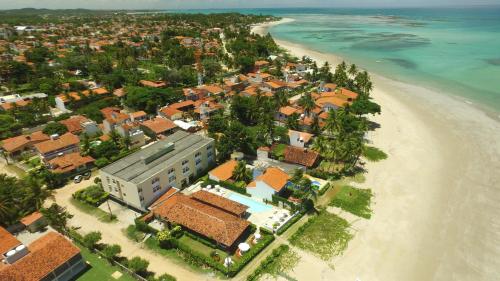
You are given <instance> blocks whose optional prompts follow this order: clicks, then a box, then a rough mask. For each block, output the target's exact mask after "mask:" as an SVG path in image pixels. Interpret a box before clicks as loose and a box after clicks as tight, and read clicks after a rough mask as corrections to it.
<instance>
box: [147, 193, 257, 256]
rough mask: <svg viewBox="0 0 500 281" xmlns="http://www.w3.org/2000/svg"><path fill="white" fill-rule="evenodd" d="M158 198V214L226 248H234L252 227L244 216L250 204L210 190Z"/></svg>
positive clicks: (162, 218) (155, 211)
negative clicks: (235, 200) (247, 204)
mask: <svg viewBox="0 0 500 281" xmlns="http://www.w3.org/2000/svg"><path fill="white" fill-rule="evenodd" d="M169 193H170V192H169ZM162 199H163V198H162ZM158 201H160V202H157V203H156V202H155V204H154V205H153V208H152V209H153V214H154V215H155V217H157V218H160V219H161V220H163V221H166V222H167V223H170V224H177V225H181V226H182V227H183V228H185V229H187V230H188V231H190V232H193V233H194V234H196V235H201V236H204V237H206V238H208V239H210V240H212V241H214V242H215V243H217V244H218V245H219V247H221V248H223V249H234V247H235V245H237V242H238V241H239V240H240V239H241V238H242V237H243V236H244V234H245V233H246V232H247V230H248V229H249V226H250V222H248V221H247V220H245V219H243V217H244V216H245V214H246V211H247V209H248V207H247V206H245V205H243V204H240V203H238V202H234V201H232V200H229V199H227V198H224V197H222V196H219V195H215V194H212V193H210V192H207V191H198V192H195V193H193V194H192V195H190V196H187V195H184V194H182V193H180V192H177V193H174V192H172V193H171V194H170V195H169V196H165V198H164V200H158Z"/></svg>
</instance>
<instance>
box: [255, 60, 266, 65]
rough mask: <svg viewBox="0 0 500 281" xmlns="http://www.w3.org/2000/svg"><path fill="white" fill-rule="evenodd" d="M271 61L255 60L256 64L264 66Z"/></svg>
mask: <svg viewBox="0 0 500 281" xmlns="http://www.w3.org/2000/svg"><path fill="white" fill-rule="evenodd" d="M268 64H269V62H268V61H265V60H258V61H256V62H255V66H264V65H268Z"/></svg>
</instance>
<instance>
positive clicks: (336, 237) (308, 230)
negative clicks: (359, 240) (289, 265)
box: [289, 211, 353, 261]
mask: <svg viewBox="0 0 500 281" xmlns="http://www.w3.org/2000/svg"><path fill="white" fill-rule="evenodd" d="M349 227H350V225H349V223H348V222H347V221H346V220H344V219H343V218H340V217H338V216H336V215H334V214H331V213H328V212H326V211H321V212H320V213H319V214H318V215H316V216H314V217H311V218H310V219H309V220H308V221H307V223H306V224H304V225H303V226H301V227H300V228H299V229H298V230H297V232H295V233H294V234H293V235H292V237H290V239H289V240H290V243H291V244H292V245H294V246H296V247H299V248H301V249H303V250H306V251H309V252H311V253H313V254H314V255H316V256H318V257H320V258H321V259H323V260H326V261H327V260H330V259H331V258H332V257H334V256H337V255H340V254H342V253H343V252H344V250H345V249H346V248H347V244H348V243H349V241H350V240H351V239H352V237H353V235H352V234H351V233H349Z"/></svg>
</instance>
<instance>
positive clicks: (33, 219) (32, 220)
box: [21, 211, 48, 232]
mask: <svg viewBox="0 0 500 281" xmlns="http://www.w3.org/2000/svg"><path fill="white" fill-rule="evenodd" d="M21 224H23V225H24V227H25V228H26V229H28V231H29V232H36V231H38V230H40V229H43V228H44V227H46V226H47V224H48V223H47V220H46V219H45V217H44V216H43V215H42V213H40V212H39V211H36V212H33V213H31V214H29V215H27V216H25V217H24V218H22V219H21Z"/></svg>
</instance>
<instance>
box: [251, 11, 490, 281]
mask: <svg viewBox="0 0 500 281" xmlns="http://www.w3.org/2000/svg"><path fill="white" fill-rule="evenodd" d="M285 21H289V19H286V20H285ZM272 24H273V25H274V24H277V23H272ZM268 26H269V24H266V25H263V26H257V27H254V28H253V31H254V32H256V33H264V32H266V30H267V28H268ZM276 41H277V43H278V44H280V45H281V46H282V47H283V48H285V49H288V50H289V51H290V52H291V53H292V54H294V55H296V56H298V57H301V56H303V55H308V56H310V57H312V58H313V59H315V60H317V61H318V65H321V64H322V63H323V62H324V61H329V62H330V63H331V64H336V63H338V62H339V61H340V60H341V59H340V58H338V57H335V56H333V55H331V54H326V53H322V52H317V51H314V50H310V49H308V48H306V47H304V46H301V45H298V44H292V43H290V42H285V41H280V40H276ZM371 75H372V78H373V80H374V84H375V89H374V92H373V94H372V95H373V97H374V98H375V100H376V101H377V102H378V103H379V104H380V105H381V106H382V111H383V112H382V114H381V115H379V116H376V117H374V118H372V120H373V121H375V122H378V123H379V124H381V126H382V127H381V128H380V129H378V130H377V131H375V132H372V133H370V140H371V141H372V142H373V144H374V145H375V146H377V147H379V148H381V149H383V150H384V151H386V152H387V153H388V154H389V158H388V159H387V160H385V161H383V162H380V163H369V164H368V165H367V169H368V174H367V180H366V182H365V183H363V184H361V185H360V186H362V187H370V188H372V190H373V191H374V193H375V197H374V205H373V216H372V218H371V219H370V220H368V221H367V220H358V221H354V222H353V229H354V230H355V231H356V235H355V237H354V239H353V240H352V241H351V242H350V244H349V247H348V249H347V251H346V252H345V253H344V255H343V256H341V257H337V258H335V259H334V260H333V261H332V262H331V263H330V264H333V266H332V265H329V264H327V263H322V264H318V263H317V262H314V263H311V262H309V261H302V262H301V263H300V264H299V265H298V266H297V268H296V269H295V270H294V272H293V273H292V274H291V275H292V276H294V277H295V278H297V279H298V280H342V281H344V280H363V281H364V280H381V281H387V280H418V281H420V280H500V123H499V121H498V120H496V119H493V118H492V117H490V116H489V115H487V114H486V113H485V112H483V111H481V110H479V109H478V108H476V107H475V106H472V105H470V104H469V103H466V102H464V101H463V100H460V99H458V98H452V97H450V96H449V95H445V94H442V93H436V92H433V91H431V90H428V89H425V88H423V87H417V86H413V85H409V84H405V83H401V82H397V81H394V80H390V79H387V78H384V77H381V76H378V75H375V74H373V73H371ZM358 278H359V279H358Z"/></svg>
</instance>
